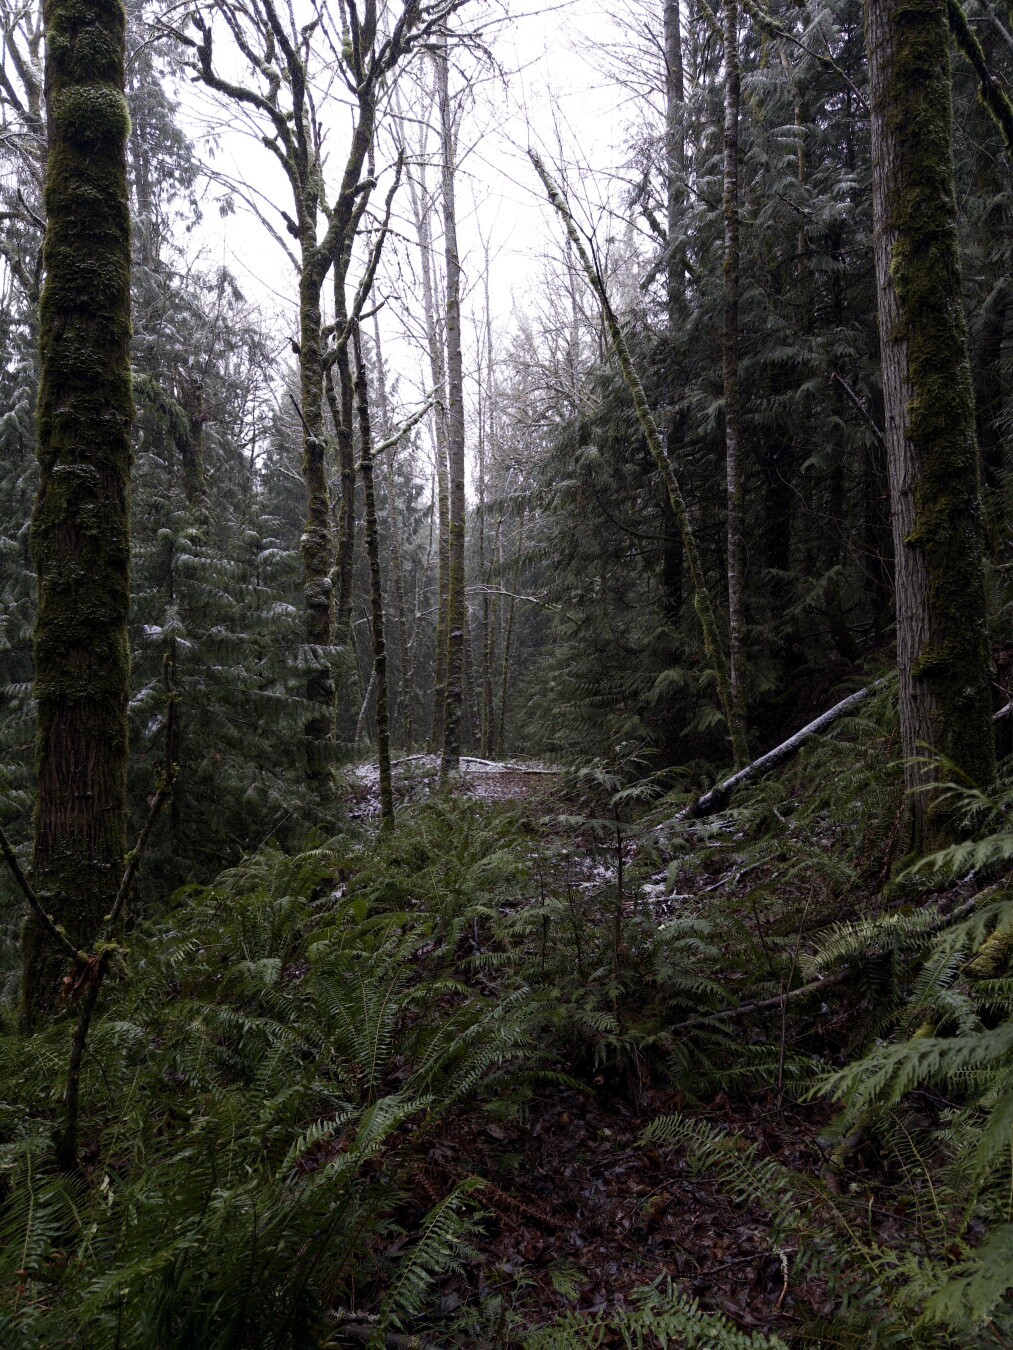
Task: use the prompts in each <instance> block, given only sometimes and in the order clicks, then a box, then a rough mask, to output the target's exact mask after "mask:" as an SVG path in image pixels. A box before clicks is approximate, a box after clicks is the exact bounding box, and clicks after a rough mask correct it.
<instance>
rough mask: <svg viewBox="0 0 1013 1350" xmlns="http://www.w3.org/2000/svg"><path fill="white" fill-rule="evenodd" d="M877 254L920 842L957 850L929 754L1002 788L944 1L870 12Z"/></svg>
mask: <svg viewBox="0 0 1013 1350" xmlns="http://www.w3.org/2000/svg"><path fill="white" fill-rule="evenodd" d="M866 41H867V46H868V54H869V75H870V87H871V95H872V98H871V103H872V119H871V121H872V146H873V161H872V166H873V240H874V249H875V261H876V282H877V290H878V303H879V333H880V349H881V355H882V364H883V397H884V406H885V421H886V429H885V431H886V443H887V457H888V463H889V476H890V498H891V507H892V523H893V537H894V549H895V566H896V596H897V665H898V670H899V673H900V723H901V745H902V750H903V753H904V756H905V761H906V766H905V781H906V784H907V787H908V788H909V790H910V814H911V827H912V837H911V843H912V845H913V847H915V848H916V849H923V848H934V847H936V846H937V845H939V844H941V843H944V842H946V841H947V840H949V839H950V838H951V837H952V834H953V822H952V821H951V820H949V819H948V818H947V815H946V813H945V810H944V809H943V807H942V805H941V803H940V801H939V798H938V796H936V795H935V794H933V793H931V792H930V791H927V790H926V788H927V786H928V785H929V784H931V783H932V782H933V781H934V780H935V778H936V777H937V776H938V774H937V770H936V769H935V768H934V766H932V765H930V764H926V763H925V762H924V761H923V760H922V761H921V762H919V759H918V757H919V756H924V754H925V751H926V748H931V750H933V751H935V752H936V753H938V754H940V755H942V756H945V758H946V759H947V760H948V761H949V762H950V765H951V766H952V767H947V768H945V769H943V770H942V776H943V777H944V778H950V777H952V774H953V771H954V769H955V770H956V771H957V772H959V773H962V774H965V775H966V776H967V777H968V778H969V779H971V781H973V782H975V783H977V784H979V785H982V786H984V785H987V784H988V783H990V782H991V780H992V779H993V777H994V774H995V747H994V738H993V729H992V722H991V699H990V689H989V679H988V670H989V651H988V641H987V632H986V626H985V613H986V607H985V585H984V570H983V541H982V513H981V500H980V485H979V467H978V447H977V442H976V437H975V427H974V400H973V395H972V389H971V376H970V368H969V363H968V354H967V333H966V327H965V321H964V312H963V307H962V297H961V284H960V267H959V252H958V240H957V221H956V201H955V197H954V189H953V143H952V90H951V72H950V45H949V34H948V31H947V6H946V0H869V3H868V5H867V10H866Z"/></svg>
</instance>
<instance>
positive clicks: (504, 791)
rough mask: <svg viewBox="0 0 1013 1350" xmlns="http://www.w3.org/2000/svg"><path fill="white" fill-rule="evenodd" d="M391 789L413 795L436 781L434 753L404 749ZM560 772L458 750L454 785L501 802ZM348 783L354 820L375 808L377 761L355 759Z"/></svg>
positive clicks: (402, 797)
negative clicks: (356, 761) (459, 766)
mask: <svg viewBox="0 0 1013 1350" xmlns="http://www.w3.org/2000/svg"><path fill="white" fill-rule="evenodd" d="M391 767H392V770H393V776H394V795H395V798H396V799H398V800H400V801H406V800H411V801H413V800H417V799H418V798H420V797H424V796H426V795H427V794H428V793H429V792H430V791H432V789H433V788H434V787H435V786H436V782H437V780H438V778H439V773H440V757H439V755H406V756H404V757H403V758H401V759H396V760H394V761H393V763H392V766H391ZM558 773H559V770H558V769H553V768H552V767H550V766H549V765H546V764H540V763H537V762H535V761H530V762H525V763H518V762H516V761H507V760H493V759H477V758H476V757H475V756H473V755H462V756H461V773H460V777H459V778H458V779H457V781H456V782H455V784H454V790H455V791H456V792H460V793H462V794H464V795H465V796H468V797H475V798H477V799H478V800H479V801H490V802H502V801H515V800H523V799H524V798H526V797H530V796H531V795H532V793H533V792H535V791H537V790H538V788H539V786H540V785H543V784H545V783H546V782H547V781H549V780H551V779H553V778H554V777H555V776H556V775H557V774H558ZM345 780H346V782H347V783H348V784H349V788H350V792H349V797H350V799H351V800H350V801H349V812H348V814H349V816H350V817H351V818H352V819H353V820H368V819H371V818H372V817H373V816H378V815H379V814H380V767H379V765H377V764H373V763H368V764H357V765H355V766H354V767H353V768H351V769H348V770H346V772H345Z"/></svg>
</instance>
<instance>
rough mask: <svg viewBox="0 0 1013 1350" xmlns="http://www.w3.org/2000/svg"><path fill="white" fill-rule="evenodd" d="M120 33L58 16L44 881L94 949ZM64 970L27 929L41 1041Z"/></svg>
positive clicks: (106, 899)
mask: <svg viewBox="0 0 1013 1350" xmlns="http://www.w3.org/2000/svg"><path fill="white" fill-rule="evenodd" d="M124 33H125V13H124V10H123V6H122V4H121V3H120V0H49V3H48V5H47V7H46V116H47V122H48V135H49V157H48V164H47V169H46V188H45V202H46V219H47V226H46V239H45V248H44V266H45V273H46V280H45V286H44V288H43V292H42V301H41V323H40V385H39V401H38V455H39V468H40V478H39V492H38V497H37V499H36V503H35V511H34V516H33V522H32V552H33V556H34V560H35V566H36V569H37V572H38V586H39V610H38V619H37V622H36V629H35V660H36V675H35V693H36V698H37V701H38V719H39V720H38V738H37V743H36V744H37V751H36V753H37V767H38V798H37V805H36V815H35V855H34V870H35V885H36V889H37V891H38V892H40V893H41V895H42V896H43V897H44V898H45V899H46V900H47V901H48V905H49V908H50V911H51V912H52V913H53V914H54V915H55V916H56V918H57V920H58V921H59V922H60V923H61V924H62V925H63V926H64V927H65V929H66V930H67V932H68V934H69V935H70V937H71V940H72V941H74V942H75V943H77V944H78V945H80V946H85V945H86V944H88V943H89V942H90V941H91V940H92V939H93V938H94V935H95V932H96V930H97V928H98V926H99V921H100V919H101V918H102V916H103V915H104V914H105V913H106V912H107V911H108V910H109V909H110V908H111V905H112V902H113V899H114V898H115V896H116V893H117V890H118V888H119V885H120V878H121V874H122V870H123V859H124V854H125V852H126V789H127V697H128V692H129V674H130V657H129V646H128V640H127V612H128V608H129V601H130V568H129V563H130V539H129V528H128V518H129V491H130V433H131V424H132V421H133V399H132V393H131V381H130V211H129V202H128V195H127V175H126V157H125V146H126V138H127V132H128V126H129V117H128V114H127V105H126V100H125V98H124V93H123V78H124ZM64 962H65V958H64V957H62V956H61V954H60V953H59V952H58V951H57V950H56V949H55V948H54V947H53V946H52V944H51V942H50V940H49V938H48V937H47V935H46V934H45V932H44V931H43V929H42V928H41V926H40V925H39V924H38V923H37V922H36V921H35V920H34V919H29V921H28V924H27V927H26V929H25V935H24V982H23V998H24V1014H25V1020H26V1021H27V1023H28V1024H29V1025H31V1024H34V1023H35V1022H37V1021H38V1020H39V1018H40V1017H41V1016H43V1015H44V1014H45V1013H46V1012H47V1011H48V1010H49V1009H50V1008H51V1007H52V1006H53V1004H54V1002H55V999H56V994H57V989H58V984H59V977H60V972H61V968H62V966H63V964H64Z"/></svg>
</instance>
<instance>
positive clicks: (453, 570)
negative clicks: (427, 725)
mask: <svg viewBox="0 0 1013 1350" xmlns="http://www.w3.org/2000/svg"><path fill="white" fill-rule="evenodd" d="M436 73H437V85H438V90H439V107H440V142H441V150H442V155H441V164H442V174H441V180H442V181H441V187H442V189H443V247H444V251H445V254H446V264H447V472H448V477H449V481H450V498H449V505H450V529H449V541H448V543H449V569H448V578H447V581H448V598H447V696H446V713H445V715H444V719H443V753H442V757H441V760H440V780H441V782H446V780H447V778H448V776H449V775H450V774H452V773H456V772H457V771H458V769H459V768H460V763H461V728H462V722H463V718H464V644H465V627H466V621H467V614H466V604H467V601H466V598H465V594H464V587H465V575H464V529H465V522H464V516H465V499H464V374H463V362H462V356H461V258H460V253H459V251H458V246H457V207H456V203H455V198H454V173H455V165H454V123H453V117H452V115H451V108H450V89H449V80H450V62H449V59H448V55H447V48H446V45H445V44H444V45H443V46H441V47H440V49H439V51H438V52H437V55H436Z"/></svg>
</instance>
